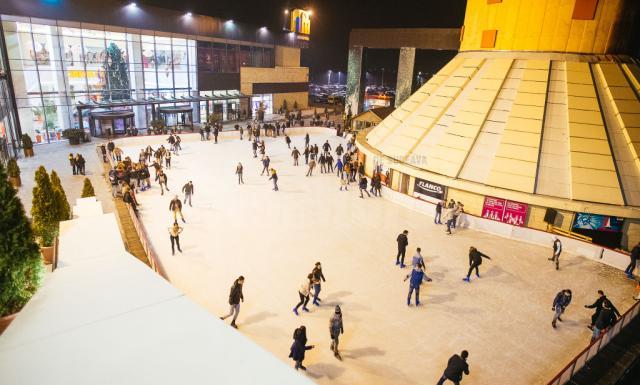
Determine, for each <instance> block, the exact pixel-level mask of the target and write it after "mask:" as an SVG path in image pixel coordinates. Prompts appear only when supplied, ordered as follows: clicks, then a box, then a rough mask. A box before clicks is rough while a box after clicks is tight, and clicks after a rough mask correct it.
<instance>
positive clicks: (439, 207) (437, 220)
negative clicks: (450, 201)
mask: <svg viewBox="0 0 640 385" xmlns="http://www.w3.org/2000/svg"><path fill="white" fill-rule="evenodd" d="M442 206H444V201H438V203H437V204H436V215H435V216H434V217H433V223H435V224H436V225H441V224H442V221H441V219H442Z"/></svg>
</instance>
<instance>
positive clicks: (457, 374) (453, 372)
mask: <svg viewBox="0 0 640 385" xmlns="http://www.w3.org/2000/svg"><path fill="white" fill-rule="evenodd" d="M468 357H469V352H467V351H466V350H463V351H462V353H460V355H457V354H454V355H453V356H451V358H449V361H448V362H447V368H446V369H445V370H444V373H443V374H442V377H440V381H438V384H437V385H442V384H444V382H445V381H447V380H449V381H451V382H453V383H454V384H455V385H460V381H462V375H463V373H464V374H466V375H467V376H468V375H469V364H467V358H468Z"/></svg>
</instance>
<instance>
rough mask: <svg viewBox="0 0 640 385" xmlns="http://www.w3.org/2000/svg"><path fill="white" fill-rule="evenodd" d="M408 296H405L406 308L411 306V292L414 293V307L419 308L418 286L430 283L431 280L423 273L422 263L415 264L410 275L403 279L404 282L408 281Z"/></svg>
mask: <svg viewBox="0 0 640 385" xmlns="http://www.w3.org/2000/svg"><path fill="white" fill-rule="evenodd" d="M409 278H411V279H410V280H409V295H408V296H407V306H411V295H412V294H413V292H414V291H415V292H416V306H420V285H422V282H423V281H425V282H431V278H429V277H428V276H427V274H425V272H424V266H423V265H422V263H419V264H417V265H416V266H415V267H414V268H413V270H411V273H409V274H407V276H406V277H404V280H405V281H406V280H407V279H409Z"/></svg>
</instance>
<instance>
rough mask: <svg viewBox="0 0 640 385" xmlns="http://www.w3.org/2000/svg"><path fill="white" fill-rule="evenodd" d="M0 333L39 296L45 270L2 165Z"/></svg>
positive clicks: (20, 203) (0, 175) (22, 208)
mask: <svg viewBox="0 0 640 385" xmlns="http://www.w3.org/2000/svg"><path fill="white" fill-rule="evenodd" d="M0 202H1V204H0V228H2V229H4V230H3V231H0V244H2V245H4V246H3V250H4V251H3V252H2V253H0V333H2V331H3V330H4V328H6V326H8V324H9V322H11V320H12V319H13V318H14V317H15V314H16V313H17V312H18V311H20V309H22V307H23V306H24V304H25V303H27V301H28V300H29V299H30V298H31V296H32V295H33V294H34V293H35V292H36V290H37V289H38V286H39V284H40V279H41V278H42V273H43V268H42V261H41V259H40V252H39V251H38V245H37V244H36V242H35V240H34V236H33V231H32V229H31V226H29V220H28V219H27V216H26V214H25V212H24V207H23V206H22V202H20V199H19V198H18V196H17V192H16V190H15V189H14V188H12V187H11V186H10V184H9V181H8V180H7V174H6V172H5V169H4V167H3V166H2V164H0Z"/></svg>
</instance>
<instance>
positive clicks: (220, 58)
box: [198, 41, 275, 73]
mask: <svg viewBox="0 0 640 385" xmlns="http://www.w3.org/2000/svg"><path fill="white" fill-rule="evenodd" d="M274 65H275V53H274V50H273V48H267V47H256V46H248V45H238V44H226V43H217V42H209V41H198V70H200V71H202V72H217V73H220V72H223V73H234V72H240V67H273V66H274Z"/></svg>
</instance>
